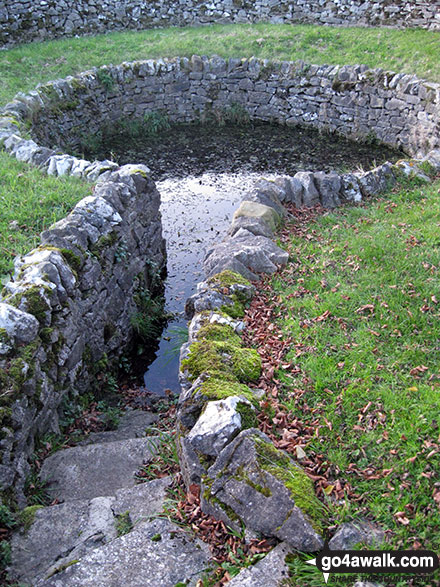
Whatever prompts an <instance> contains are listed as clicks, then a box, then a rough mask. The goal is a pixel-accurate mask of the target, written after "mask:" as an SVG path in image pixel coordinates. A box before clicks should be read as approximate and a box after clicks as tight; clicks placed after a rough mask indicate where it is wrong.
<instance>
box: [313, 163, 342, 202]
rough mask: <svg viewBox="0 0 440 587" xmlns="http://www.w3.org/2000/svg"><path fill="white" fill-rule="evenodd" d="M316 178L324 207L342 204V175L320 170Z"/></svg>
mask: <svg viewBox="0 0 440 587" xmlns="http://www.w3.org/2000/svg"><path fill="white" fill-rule="evenodd" d="M314 179H315V185H316V187H317V188H318V192H319V195H320V200H321V204H322V205H323V207H324V208H336V206H340V205H341V200H340V198H339V194H340V191H341V178H340V176H339V175H338V174H337V173H324V172H323V171H318V172H316V173H315V174H314Z"/></svg>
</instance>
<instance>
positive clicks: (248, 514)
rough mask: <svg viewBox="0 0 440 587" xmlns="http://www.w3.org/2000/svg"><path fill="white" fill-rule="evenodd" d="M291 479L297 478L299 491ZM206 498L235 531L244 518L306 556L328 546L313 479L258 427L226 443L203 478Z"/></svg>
mask: <svg viewBox="0 0 440 587" xmlns="http://www.w3.org/2000/svg"><path fill="white" fill-rule="evenodd" d="M287 479H290V480H291V481H292V480H295V481H294V484H295V486H296V489H293V488H292V487H293V486H292V485H289V483H288V482H287ZM201 495H202V502H201V504H202V509H203V511H205V512H206V513H208V514H210V515H213V516H215V517H217V518H219V519H221V520H223V521H224V522H225V523H227V524H228V525H230V526H231V527H233V528H237V527H238V528H239V527H240V523H239V521H238V520H242V521H243V522H244V524H245V526H246V527H247V528H249V529H251V530H254V531H256V532H261V533H262V534H263V535H265V536H276V537H277V538H279V539H281V540H285V541H286V542H287V543H288V544H289V546H290V547H291V548H294V549H296V550H300V551H302V552H315V551H319V550H320V549H321V548H322V546H323V540H322V538H321V537H320V536H319V534H318V533H317V531H316V530H315V529H314V527H313V525H315V526H316V524H317V523H319V522H317V520H319V518H320V515H321V514H320V505H319V502H318V501H317V499H316V498H314V490H313V484H312V482H311V480H310V479H309V478H308V477H307V476H306V474H305V473H304V472H303V471H302V469H301V468H300V467H299V466H298V465H296V463H295V462H294V461H293V460H292V459H291V458H290V457H289V456H288V455H287V454H286V453H283V452H282V451H278V450H277V449H275V448H274V447H273V445H272V444H271V442H270V440H269V439H268V437H267V436H266V435H264V434H263V433H262V432H260V431H259V430H257V429H252V428H251V429H249V430H245V431H243V432H241V433H240V434H239V435H238V436H237V437H236V438H235V439H234V440H233V441H232V442H230V443H229V444H227V445H226V447H225V448H224V449H223V450H222V451H221V453H220V454H219V456H218V457H217V459H216V461H215V463H214V464H213V465H212V466H211V467H210V468H209V469H208V473H207V475H206V476H205V477H204V478H203V482H202V492H201ZM313 508H316V511H312V509H313ZM304 509H306V510H307V513H306V512H305V511H303V510H304ZM231 511H233V512H234V515H231V514H230V512H231ZM310 515H313V517H314V520H315V521H312V519H311V517H310Z"/></svg>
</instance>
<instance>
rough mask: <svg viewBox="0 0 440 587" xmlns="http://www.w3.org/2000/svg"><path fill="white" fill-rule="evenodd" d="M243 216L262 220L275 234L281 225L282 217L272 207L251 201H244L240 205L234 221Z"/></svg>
mask: <svg viewBox="0 0 440 587" xmlns="http://www.w3.org/2000/svg"><path fill="white" fill-rule="evenodd" d="M242 216H244V217H248V218H257V219H260V220H262V221H263V222H265V223H266V224H267V225H268V226H269V228H270V229H271V230H272V231H273V232H275V230H276V228H277V226H278V225H279V223H280V216H279V214H278V213H277V212H276V211H275V210H274V209H273V208H272V207H269V206H266V205H265V204H261V203H259V202H252V201H250V200H244V201H243V202H242V203H241V204H240V207H239V208H238V209H237V210H236V211H235V212H234V216H233V221H235V220H236V219H238V218H240V217H242Z"/></svg>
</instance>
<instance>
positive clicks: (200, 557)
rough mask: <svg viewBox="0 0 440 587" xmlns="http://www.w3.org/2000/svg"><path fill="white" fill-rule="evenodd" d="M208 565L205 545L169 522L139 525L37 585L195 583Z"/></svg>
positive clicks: (130, 586) (165, 585)
mask: <svg viewBox="0 0 440 587" xmlns="http://www.w3.org/2000/svg"><path fill="white" fill-rule="evenodd" d="M209 565H210V555H209V549H208V547H207V545H206V544H204V543H203V542H201V541H200V540H197V539H195V538H194V537H193V536H192V535H191V534H189V533H187V532H185V531H184V530H182V529H181V528H180V527H179V526H176V525H175V524H172V523H171V522H169V521H168V520H154V521H153V522H150V523H147V524H140V525H139V526H137V527H136V528H135V529H134V530H133V531H132V532H130V533H129V534H126V535H125V536H121V537H120V538H117V539H115V540H113V541H112V542H110V543H109V544H106V545H104V546H102V547H101V548H98V549H96V550H94V551H93V552H90V553H89V554H87V555H86V556H85V557H84V558H82V559H81V560H80V561H79V562H78V563H76V564H73V565H71V566H70V567H68V568H67V569H66V570H64V571H62V572H60V573H57V574H56V575H54V576H53V577H51V578H50V579H47V580H45V581H42V582H38V583H36V584H35V585H36V587H40V586H43V585H44V586H45V587H98V586H99V587H101V586H102V587H104V586H105V587H121V586H122V585H123V586H124V587H158V586H160V587H175V585H176V584H178V583H183V584H185V585H190V586H195V584H196V582H197V579H198V578H199V577H200V576H201V574H202V573H203V572H204V571H205V569H207V568H208V567H209Z"/></svg>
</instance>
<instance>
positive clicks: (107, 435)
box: [80, 409, 158, 445]
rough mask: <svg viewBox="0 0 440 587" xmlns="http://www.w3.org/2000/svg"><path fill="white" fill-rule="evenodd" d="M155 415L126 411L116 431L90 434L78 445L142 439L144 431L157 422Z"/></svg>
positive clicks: (138, 411)
mask: <svg viewBox="0 0 440 587" xmlns="http://www.w3.org/2000/svg"><path fill="white" fill-rule="evenodd" d="M157 420H158V416H157V414H153V413H151V412H146V411H143V410H130V409H128V410H126V411H125V412H124V413H123V414H122V416H121V418H120V420H119V422H118V428H117V430H108V431H105V432H92V433H91V434H89V436H87V438H86V439H85V440H83V441H82V442H81V443H80V444H82V445H84V444H96V443H103V442H113V441H117V440H126V439H127V438H144V437H145V436H146V430H147V428H148V427H149V426H151V424H154V422H157Z"/></svg>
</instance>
